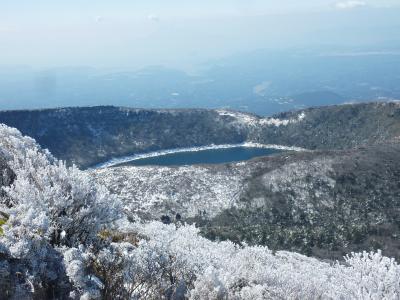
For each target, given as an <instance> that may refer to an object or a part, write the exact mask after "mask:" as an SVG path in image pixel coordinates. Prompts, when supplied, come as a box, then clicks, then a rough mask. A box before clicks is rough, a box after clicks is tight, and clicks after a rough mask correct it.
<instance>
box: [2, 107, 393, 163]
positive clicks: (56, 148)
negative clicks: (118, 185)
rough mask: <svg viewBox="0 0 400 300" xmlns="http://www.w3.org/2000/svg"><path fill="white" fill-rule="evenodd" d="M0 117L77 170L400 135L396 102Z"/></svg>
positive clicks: (8, 113)
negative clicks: (194, 152)
mask: <svg viewBox="0 0 400 300" xmlns="http://www.w3.org/2000/svg"><path fill="white" fill-rule="evenodd" d="M0 123H5V124H7V125H9V126H12V127H16V128H17V129H19V130H20V131H22V133H24V134H26V135H29V136H31V137H33V138H35V139H36V140H37V141H38V142H39V144H40V145H41V146H43V147H44V148H48V149H49V150H50V151H51V152H52V153H53V154H54V155H55V156H56V157H57V158H60V159H63V160H66V161H68V162H69V163H75V164H77V165H78V166H80V167H82V168H86V167H89V166H93V165H95V164H97V163H101V162H104V161H107V160H109V159H111V158H113V157H120V156H124V155H129V154H135V153H141V152H149V151H155V150H162V149H170V148H180V147H193V146H203V145H210V144H229V143H232V144H235V143H242V142H245V141H252V142H259V143H265V144H280V145H286V146H299V147H303V148H307V149H345V148H349V147H353V146H357V145H363V144H370V143H375V142H379V141H383V140H386V139H389V138H393V137H397V136H400V104H399V103H398V102H388V103H369V104H354V105H340V106H331V107H320V108H310V109H306V110H302V111H295V112H289V113H282V114H279V115H275V116H272V117H270V118H261V117H258V116H255V115H251V114H244V113H239V112H232V111H221V110H201V109H188V110H141V109H128V108H118V107H91V108H65V109H52V110H36V111H35V110H34V111H3V112H0Z"/></svg>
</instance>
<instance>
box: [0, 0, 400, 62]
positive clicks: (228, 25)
mask: <svg viewBox="0 0 400 300" xmlns="http://www.w3.org/2000/svg"><path fill="white" fill-rule="evenodd" d="M399 15H400V1H399V0H343V1H340V0H339V1H334V0H333V1H331V0H328V1H326V0H307V1H298V0H280V1H275V0H274V1H268V0H241V1H239V0H233V1H228V0H218V1H215V0H202V1H198V0H197V1H192V0H180V1H178V0H168V1H166V0H146V1H135V0H113V1H110V0H107V1H106V0H96V1H90V0H87V1H82V0H80V1H78V0H69V1H54V0H52V1H50V0H36V1H31V0H29V1H28V0H25V1H22V0H12V1H8V0H1V1H0V65H1V64H24V65H31V66H35V67H50V66H72V65H88V66H95V67H117V68H121V67H128V68H139V67H142V66H145V65H154V64H164V65H168V66H173V67H182V68H185V67H188V66H191V65H193V64H196V63H200V62H202V61H205V60H208V59H213V58H218V57H223V56H226V55H231V54H235V53H238V52H246V51H252V50H256V49H260V48H270V49H282V48H290V47H303V48H307V47H316V46H321V45H327V44H333V45H345V46H346V45H375V46H376V45H380V44H382V45H386V44H390V43H391V42H398V39H399V37H398V36H397V34H396V33H397V32H399V28H400V21H399V20H398V19H399V18H398V16H399Z"/></svg>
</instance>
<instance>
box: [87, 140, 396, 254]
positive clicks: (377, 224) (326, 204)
mask: <svg viewBox="0 0 400 300" xmlns="http://www.w3.org/2000/svg"><path fill="white" fill-rule="evenodd" d="M93 174H94V176H95V177H96V178H97V180H98V181H99V182H100V183H101V184H104V185H105V186H107V187H108V188H109V189H110V190H111V191H112V192H113V193H115V194H117V195H119V197H120V199H121V200H122V202H123V203H124V205H125V208H126V209H127V210H128V211H129V213H130V214H131V215H139V216H140V217H141V218H144V219H160V218H161V216H163V215H165V216H168V217H169V218H170V219H171V220H172V221H173V220H174V219H175V216H176V215H177V214H179V216H180V218H182V219H183V220H184V221H187V222H190V223H191V222H195V223H196V224H197V225H198V226H200V227H201V230H202V232H203V234H204V235H205V236H207V237H209V238H211V239H217V238H218V239H223V240H224V239H230V240H233V241H235V242H244V241H246V242H248V243H250V244H257V245H259V244H262V245H268V246H269V247H270V248H272V249H277V250H282V249H284V250H292V251H298V252H301V253H304V254H307V255H312V256H317V257H321V258H329V259H341V258H342V256H343V255H344V254H346V253H350V252H351V251H360V250H362V249H367V250H373V249H375V250H376V249H382V250H383V252H384V253H385V254H386V255H389V256H394V257H397V258H399V253H400V252H399V250H400V242H399V240H398V236H399V235H400V223H399V222H398V220H400V210H399V197H398V195H399V194H400V185H399V182H400V140H398V141H393V142H386V143H382V144H376V145H372V146H363V147H359V148H356V149H351V150H335V151H315V152H287V153H281V154H275V155H273V156H269V157H264V158H258V159H253V160H250V161H246V162H240V163H232V164H225V165H208V166H207V165H204V166H184V167H154V166H147V167H133V166H130V167H114V168H109V169H100V170H96V171H93Z"/></svg>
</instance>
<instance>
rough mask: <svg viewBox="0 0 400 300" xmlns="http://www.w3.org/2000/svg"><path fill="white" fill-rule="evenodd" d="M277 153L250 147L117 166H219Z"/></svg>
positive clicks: (179, 155)
mask: <svg viewBox="0 0 400 300" xmlns="http://www.w3.org/2000/svg"><path fill="white" fill-rule="evenodd" d="M279 152H282V150H277V149H271V148H251V147H234V148H225V149H211V150H200V151H188V152H178V153H170V154H165V155H160V156H155V157H147V158H141V159H136V160H132V161H129V162H125V163H122V164H120V165H119V166H122V165H124V166H127V165H132V166H149V165H158V166H182V165H196V164H221V163H229V162H237V161H243V160H249V159H251V158H254V157H258V156H267V155H271V154H274V153H279Z"/></svg>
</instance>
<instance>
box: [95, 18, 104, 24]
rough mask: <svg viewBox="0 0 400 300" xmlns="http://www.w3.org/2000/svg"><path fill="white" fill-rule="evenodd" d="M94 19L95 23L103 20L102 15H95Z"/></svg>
mask: <svg viewBox="0 0 400 300" xmlns="http://www.w3.org/2000/svg"><path fill="white" fill-rule="evenodd" d="M94 20H95V21H96V23H101V22H103V21H104V18H103V17H102V16H96V17H95V18H94Z"/></svg>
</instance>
